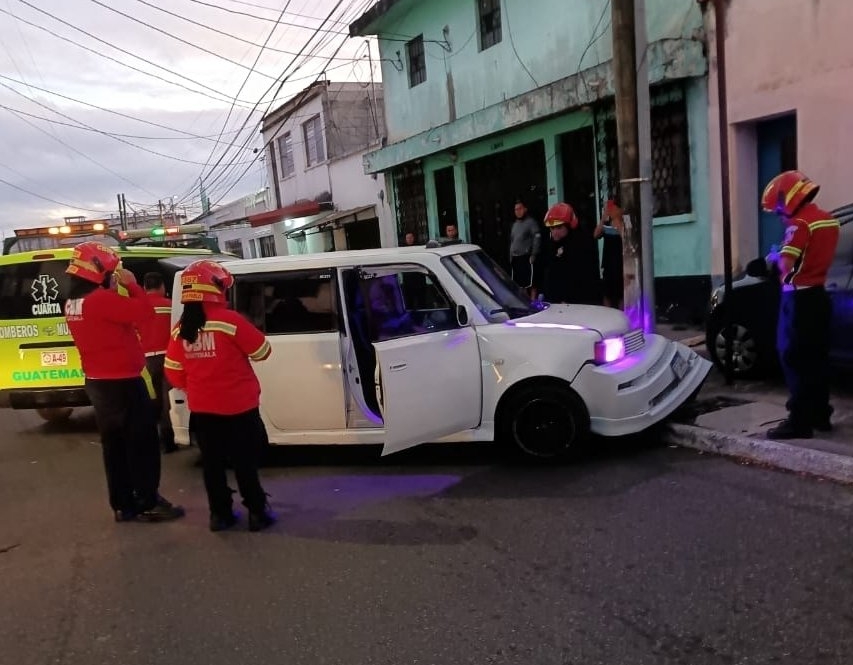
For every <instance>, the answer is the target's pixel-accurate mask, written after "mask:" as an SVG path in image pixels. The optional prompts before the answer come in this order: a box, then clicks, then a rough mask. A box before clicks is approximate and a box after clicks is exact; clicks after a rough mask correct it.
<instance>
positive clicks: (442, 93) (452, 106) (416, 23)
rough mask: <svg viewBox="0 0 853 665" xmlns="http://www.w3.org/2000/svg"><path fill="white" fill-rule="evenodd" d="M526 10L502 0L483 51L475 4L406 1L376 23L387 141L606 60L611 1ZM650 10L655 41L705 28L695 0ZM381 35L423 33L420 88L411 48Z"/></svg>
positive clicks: (664, 0)
mask: <svg viewBox="0 0 853 665" xmlns="http://www.w3.org/2000/svg"><path fill="white" fill-rule="evenodd" d="M530 5H531V3H529V2H526V0H503V2H502V5H501V9H502V15H501V24H502V40H501V42H499V43H498V44H496V45H494V46H492V47H490V48H488V49H486V50H483V51H481V50H480V46H479V30H478V17H477V2H476V1H475V0H431V1H430V2H417V1H416V0H408V1H407V2H401V3H398V6H397V7H396V8H395V9H394V10H391V12H389V14H388V15H387V17H386V19H385V20H382V19H380V23H379V32H380V39H379V50H380V55H381V57H382V58H383V61H382V80H383V87H384V91H385V96H386V98H387V99H388V100H389V104H388V105H387V108H386V114H387V118H386V122H387V127H388V140H389V142H395V141H399V140H401V139H403V138H406V137H408V136H412V135H413V134H416V133H418V132H421V131H425V130H427V129H429V128H431V127H436V126H438V125H441V124H444V123H447V122H450V121H452V120H454V119H456V118H461V117H463V116H466V115H468V114H471V113H474V112H476V111H479V110H481V109H484V108H486V107H489V106H492V105H495V104H498V103H500V102H502V101H504V100H506V99H509V98H512V97H515V96H517V95H521V94H523V93H525V92H528V91H531V90H534V89H536V88H539V87H542V86H543V85H545V84H548V83H551V82H554V81H557V80H559V79H563V78H565V77H567V76H571V75H573V74H577V73H578V72H579V71H581V70H586V69H588V68H591V67H594V66H595V65H597V64H599V63H602V62H605V61H607V60H610V58H611V54H612V50H611V41H612V38H611V33H610V3H609V2H608V0H538V1H537V2H536V3H535V5H536V6H535V11H533V10H532V9H533V8H532V7H531V6H530ZM646 13H647V26H648V38H649V41H650V42H654V41H658V40H666V39H675V38H687V39H690V38H693V37H695V36H696V34H697V30H699V29H700V28H701V26H702V21H701V12H700V10H699V8H698V5H697V3H696V1H695V0H647V2H646ZM445 26H447V31H446V33H445V32H444V28H445ZM382 32H385V33H387V34H388V36H389V37H391V36H393V35H392V34H391V33H396V34H398V35H399V34H403V35H418V34H423V37H424V41H425V43H424V48H425V52H426V71H427V78H426V81H425V82H424V83H422V84H420V85H417V86H415V87H413V88H410V87H409V79H408V70H407V62H406V47H405V43H402V42H400V41H399V40H397V41H388V40H384V39H382V35H381V33H382ZM596 37H598V39H596ZM398 39H399V38H398ZM445 40H446V41H445ZM398 51H399V58H398V55H397V52H398ZM401 65H402V69H401ZM651 74H652V75H654V72H652V73H651ZM590 83H592V84H594V82H592V81H591V82H590Z"/></svg>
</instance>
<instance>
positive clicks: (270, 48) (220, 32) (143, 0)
mask: <svg viewBox="0 0 853 665" xmlns="http://www.w3.org/2000/svg"><path fill="white" fill-rule="evenodd" d="M136 2H138V3H140V4H143V5H145V6H146V7H151V8H152V9H156V10H157V11H158V12H163V13H164V14H168V15H169V16H174V17H175V18H178V19H180V20H182V21H185V22H187V23H191V24H192V25H196V26H198V27H200V28H204V29H205V30H209V31H211V32H215V33H216V34H218V35H223V36H225V37H228V38H230V39H234V40H236V41H238V42H242V43H244V44H248V45H249V46H254V47H256V48H263V49H264V50H267V51H272V52H274V53H284V54H285V55H297V53H295V52H294V51H285V50H284V49H279V48H275V47H273V46H262V45H261V44H256V43H255V42H253V41H250V40H248V39H243V38H242V37H238V36H237V35H234V34H232V33H230V32H226V31H225V30H220V29H218V28H214V27H213V26H210V25H207V24H206V23H202V22H201V21H195V20H193V19H191V18H188V17H186V16H183V15H181V14H178V13H176V12H172V11H169V10H168V9H164V8H163V7H158V6H157V5H155V4H154V3H152V2H148V0H136ZM288 5H289V3H286V4H285V6H288ZM281 14H282V15H284V12H283V11H282V13H281ZM277 25H286V24H285V23H278V24H277ZM315 57H318V58H320V57H322V56H315ZM353 59H354V58H335V60H347V61H351V60H353Z"/></svg>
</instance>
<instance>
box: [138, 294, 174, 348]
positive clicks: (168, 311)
mask: <svg viewBox="0 0 853 665" xmlns="http://www.w3.org/2000/svg"><path fill="white" fill-rule="evenodd" d="M148 302H150V303H151V306H152V307H153V308H154V317H153V318H151V319H148V321H146V322H145V324H144V325H142V326H140V328H139V340H140V341H141V342H142V350H143V351H144V352H145V355H146V356H155V355H160V354H161V353H166V347H167V346H169V339H170V338H171V337H172V301H171V300H169V299H168V298H166V297H164V296H157V295H152V294H148Z"/></svg>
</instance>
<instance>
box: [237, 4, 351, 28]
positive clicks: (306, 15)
mask: <svg viewBox="0 0 853 665" xmlns="http://www.w3.org/2000/svg"><path fill="white" fill-rule="evenodd" d="M228 2H233V3H234V4H235V5H245V6H246V7H255V8H257V9H266V10H267V11H270V12H277V11H278V8H277V7H269V6H267V5H259V4H256V3H254V2H245V0H228ZM287 14H288V16H296V17H297V18H310V19H312V20H315V21H321V20H322V16H311V15H309V14H299V13H298V12H287ZM330 23H338V24H341V25H347V24H346V22H344V21H336V20H332V21H330Z"/></svg>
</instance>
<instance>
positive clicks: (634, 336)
mask: <svg viewBox="0 0 853 665" xmlns="http://www.w3.org/2000/svg"><path fill="white" fill-rule="evenodd" d="M622 340H623V341H624V343H625V355H627V354H629V353H634V352H635V351H639V350H640V349H642V348H643V347H644V346H645V345H646V336H645V334H644V333H643V331H642V330H632V331H631V332H629V333H626V334H625V336H624V337H623V338H622Z"/></svg>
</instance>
